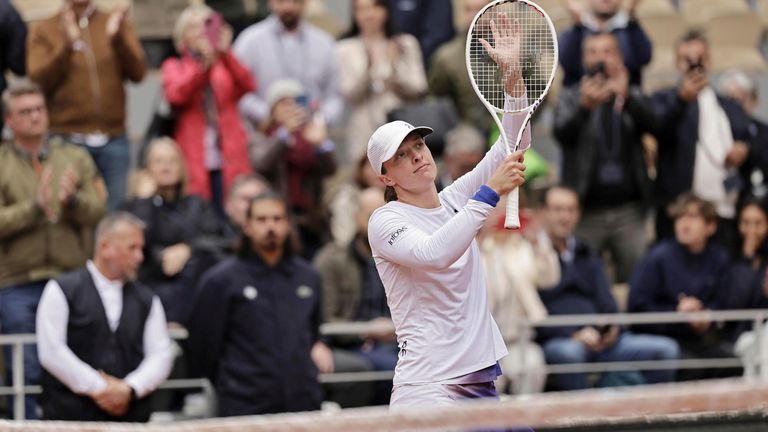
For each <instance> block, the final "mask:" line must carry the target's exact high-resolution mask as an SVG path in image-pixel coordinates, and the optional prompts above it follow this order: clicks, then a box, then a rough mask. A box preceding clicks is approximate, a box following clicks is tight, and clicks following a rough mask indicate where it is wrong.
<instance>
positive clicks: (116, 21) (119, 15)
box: [107, 4, 128, 40]
mask: <svg viewBox="0 0 768 432" xmlns="http://www.w3.org/2000/svg"><path fill="white" fill-rule="evenodd" d="M127 14H128V6H126V5H124V4H120V5H118V6H117V7H116V8H115V10H113V11H112V13H111V14H109V18H107V36H108V37H109V39H110V40H111V39H114V38H115V36H116V35H117V33H118V32H119V31H120V27H121V26H122V24H123V21H125V17H126V16H127Z"/></svg>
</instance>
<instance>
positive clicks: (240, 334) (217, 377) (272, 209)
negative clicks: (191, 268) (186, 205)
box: [189, 193, 333, 417]
mask: <svg viewBox="0 0 768 432" xmlns="http://www.w3.org/2000/svg"><path fill="white" fill-rule="evenodd" d="M289 233H290V223H289V220H288V211H287V207H286V204H285V201H284V200H283V199H282V198H279V197H278V196H277V195H274V194H272V193H264V194H262V195H259V196H258V197H256V198H255V199H254V200H252V201H251V204H250V206H249V209H248V217H247V219H246V224H245V226H244V227H243V234H244V236H243V243H242V246H241V250H240V253H239V255H238V256H237V257H232V258H229V259H227V260H225V261H223V262H221V263H220V264H218V265H217V266H215V267H214V268H212V269H211V270H209V271H208V272H206V273H205V275H203V278H202V280H201V282H200V296H199V298H198V300H197V305H196V307H195V310H194V312H193V314H192V319H191V320H190V324H189V355H190V358H191V359H192V361H193V367H195V368H196V369H198V370H195V371H194V372H199V373H202V375H204V376H207V377H208V378H209V379H210V380H211V382H212V383H213V386H214V388H215V389H216V393H217V396H218V415H219V416H221V417H224V416H240V415H255V414H267V413H279V412H290V411H308V410H316V409H319V408H320V403H321V402H322V391H321V388H320V385H319V383H318V380H317V373H318V370H319V371H320V372H332V371H333V360H332V356H331V351H330V349H328V347H327V346H326V345H325V344H324V343H323V342H321V341H320V340H319V335H318V332H319V326H320V323H321V322H322V313H321V308H320V299H321V297H322V293H321V282H320V275H319V274H318V273H317V272H316V271H315V270H314V269H312V267H311V265H310V264H309V263H308V262H306V261H305V260H303V259H302V258H300V257H298V256H296V255H293V254H292V253H291V251H290V244H291V243H290V239H289V237H290V236H289Z"/></svg>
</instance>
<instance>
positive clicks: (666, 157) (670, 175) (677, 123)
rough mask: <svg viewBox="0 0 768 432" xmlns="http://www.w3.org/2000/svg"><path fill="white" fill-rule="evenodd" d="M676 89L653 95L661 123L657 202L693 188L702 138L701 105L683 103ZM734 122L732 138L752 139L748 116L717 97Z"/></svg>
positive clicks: (659, 125)
mask: <svg viewBox="0 0 768 432" xmlns="http://www.w3.org/2000/svg"><path fill="white" fill-rule="evenodd" d="M677 91H678V90H677V88H671V89H666V90H662V91H659V92H657V93H655V94H654V95H653V97H652V101H653V108H654V110H655V111H656V115H657V118H658V121H659V123H658V124H657V128H656V138H657V140H658V142H659V159H658V165H657V176H656V188H655V196H656V204H657V205H658V206H666V205H667V204H669V203H671V202H672V201H674V200H675V199H676V198H677V197H678V196H679V195H680V194H682V193H683V192H687V191H689V190H691V187H692V186H693V169H694V161H695V160H696V143H697V142H698V140H699V104H698V102H696V101H693V102H688V103H686V102H684V101H683V100H682V99H680V97H679V96H678V94H677ZM717 100H718V102H720V106H721V107H722V108H723V111H725V114H726V116H727V117H728V120H729V122H730V123H731V132H732V133H733V139H735V140H741V141H745V142H747V143H749V142H750V133H749V124H750V122H749V119H748V118H747V116H746V115H745V114H744V111H742V109H741V107H739V105H737V104H736V103H735V102H733V101H732V100H730V99H725V98H722V97H720V96H718V98H717Z"/></svg>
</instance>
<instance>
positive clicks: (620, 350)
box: [0, 0, 768, 421]
mask: <svg viewBox="0 0 768 432" xmlns="http://www.w3.org/2000/svg"><path fill="white" fill-rule="evenodd" d="M190 3H192V4H191V5H190V6H189V7H187V8H186V9H184V10H183V11H182V12H181V13H180V15H179V16H178V19H177V20H176V24H175V27H174V29H173V46H174V47H175V50H176V55H175V56H172V57H169V58H167V59H165V60H164V61H163V62H162V65H161V67H160V73H159V75H160V78H161V81H162V94H163V97H164V98H165V100H167V101H168V103H169V104H170V107H171V110H172V122H173V132H172V133H171V134H170V136H163V137H158V138H155V139H151V140H149V139H148V142H149V143H148V145H146V146H145V148H143V149H142V151H141V155H142V156H143V160H140V161H134V163H133V164H132V163H131V154H132V151H131V144H130V140H129V138H128V137H127V135H126V91H125V84H126V82H128V81H134V82H138V81H141V80H142V79H143V78H144V76H145V74H146V71H147V65H146V61H145V54H144V51H143V50H142V45H141V43H140V41H139V38H138V37H137V35H136V33H135V32H134V30H133V24H132V23H131V20H130V18H129V15H128V13H127V9H126V8H124V7H117V8H116V9H115V10H113V11H102V10H100V9H99V8H98V7H97V6H96V3H95V2H94V1H93V0H65V1H64V4H63V6H62V9H61V10H60V11H59V12H58V13H57V14H55V15H54V16H52V17H50V18H49V19H46V20H42V21H40V22H36V23H33V24H30V27H29V34H27V29H26V26H25V24H24V22H23V21H22V20H21V18H20V17H19V15H18V14H17V13H16V11H15V10H14V9H13V7H12V6H11V4H10V3H9V2H8V1H7V0H0V53H2V54H0V56H2V57H1V58H0V69H2V70H3V72H5V71H6V69H7V70H9V71H11V72H13V73H14V74H16V75H18V76H19V77H17V78H14V79H12V80H11V81H10V82H9V83H7V88H6V83H5V81H4V80H0V90H2V91H3V94H2V108H3V116H2V121H3V123H4V126H5V129H6V133H5V136H6V137H8V139H7V140H6V141H5V142H4V143H3V144H2V145H0V325H1V326H2V332H3V333H5V334H14V333H35V331H37V334H38V337H39V344H38V347H37V348H36V347H35V346H34V345H27V346H26V347H25V349H24V360H25V363H24V370H25V373H24V379H25V383H26V384H27V385H34V384H40V383H42V385H43V396H42V397H41V398H39V399H40V400H39V401H38V400H37V399H38V398H36V397H33V396H27V398H26V408H27V409H26V412H25V416H26V418H28V419H34V418H38V416H39V415H40V413H41V412H42V417H43V418H45V419H68V420H96V421H104V420H108V421H147V420H148V418H149V413H150V412H151V411H152V410H153V409H154V405H153V403H152V398H151V395H153V393H154V390H155V389H156V388H157V386H158V385H159V384H160V383H162V382H163V381H164V380H165V379H166V378H167V377H168V376H169V374H170V373H171V367H172V363H173V358H172V357H173V352H174V350H173V349H172V342H171V341H170V339H169V336H168V329H169V328H170V329H173V328H185V329H187V330H188V334H189V337H188V339H187V340H185V341H181V342H179V348H180V351H181V352H183V358H184V362H183V363H184V366H183V367H182V369H183V370H184V373H185V374H186V375H187V376H190V377H206V378H208V379H210V381H211V383H212V384H213V387H214V389H215V391H216V394H217V398H218V404H217V411H216V413H217V415H220V416H232V415H249V414H264V413H276V412H286V411H301V410H314V409H319V408H320V404H321V402H322V401H323V400H324V399H326V400H332V401H335V402H337V403H338V404H340V405H341V406H342V407H349V406H362V405H371V404H386V403H387V402H388V400H389V393H390V390H391V382H387V381H383V382H366V383H357V384H354V385H349V386H345V385H338V386H324V387H323V386H321V385H320V384H319V381H318V374H319V373H331V372H334V371H335V372H365V371H391V370H394V368H395V365H396V363H397V360H398V355H399V353H398V345H397V341H396V336H395V335H394V332H393V331H392V328H391V317H390V313H389V309H388V306H387V298H386V293H385V292H384V287H383V285H382V283H381V280H380V278H379V276H378V273H377V271H376V266H375V263H374V261H373V258H372V255H371V249H370V245H369V243H368V238H367V231H368V229H367V224H368V218H369V217H370V215H371V213H372V212H373V211H374V210H375V209H376V208H378V207H380V206H381V205H384V188H383V185H382V184H381V183H380V182H379V181H378V179H377V178H376V174H375V173H374V172H373V171H372V169H371V167H370V165H369V164H368V162H367V159H366V155H365V151H364V150H363V149H365V148H366V145H367V141H368V138H369V136H370V135H371V133H372V132H373V130H375V128H376V127H377V126H379V125H381V124H383V123H384V122H386V121H387V118H388V114H389V113H390V112H392V111H393V110H396V109H398V108H401V107H403V106H406V105H407V104H409V103H419V102H421V101H424V100H425V97H427V96H429V97H435V98H446V99H447V100H449V101H450V102H451V103H452V104H453V105H454V107H455V109H456V112H457V113H458V115H459V118H460V120H461V121H460V122H459V123H457V124H455V125H453V126H454V129H453V130H451V131H449V132H448V133H446V134H445V151H444V154H443V158H442V160H441V161H440V164H441V173H440V175H439V178H438V182H439V185H438V188H440V189H441V188H443V187H445V186H447V185H449V184H451V183H452V182H453V181H455V180H456V179H458V178H459V177H461V176H462V175H463V174H465V173H467V172H469V171H470V170H472V169H473V167H474V166H475V165H476V164H477V163H478V161H479V160H480V159H482V157H483V155H484V153H485V151H486V149H487V148H488V142H489V140H490V139H491V135H492V133H493V131H492V122H491V121H490V114H488V113H487V112H486V111H485V110H484V109H483V108H482V106H481V105H480V104H479V103H478V100H477V98H476V96H475V94H474V91H473V90H472V87H471V84H470V82H469V79H468V76H467V71H466V68H465V62H464V49H465V46H466V28H468V27H469V25H470V22H471V20H472V18H473V17H474V15H475V14H476V13H477V11H479V10H480V9H481V8H482V7H484V6H485V5H486V4H488V1H487V0H464V1H463V2H462V3H461V4H462V8H461V9H457V10H456V11H454V10H453V9H452V8H451V7H447V4H448V3H447V2H444V1H442V0H439V1H430V0H349V3H350V5H351V8H352V16H351V17H350V21H349V22H350V23H351V25H350V29H349V31H348V32H346V33H344V34H343V35H342V36H340V37H339V38H338V39H336V38H334V37H333V36H331V35H330V34H328V33H327V32H326V31H324V30H322V29H320V28H319V27H316V26H315V25H313V24H311V23H310V22H308V21H307V20H306V19H305V9H306V7H307V0H266V1H260V3H263V6H264V7H266V8H267V9H266V10H267V11H268V12H269V13H268V14H263V16H259V18H262V19H261V20H257V15H258V14H257V15H253V14H250V12H249V14H245V12H244V10H242V9H241V8H240V6H241V5H239V3H240V2H238V1H208V2H190ZM204 3H207V5H206V4H204ZM437 3H439V5H437ZM564 3H565V4H566V5H567V7H568V10H569V11H570V13H571V15H572V18H573V25H572V26H571V27H570V28H568V29H567V30H566V31H564V32H562V34H561V36H560V64H561V66H562V69H563V71H564V75H563V78H562V88H560V89H559V91H558V92H557V93H556V94H553V95H552V96H550V100H549V101H548V102H547V104H548V105H549V107H548V109H550V110H552V112H553V114H554V115H553V116H552V121H553V127H552V133H553V136H554V138H555V140H556V141H557V144H558V145H559V147H560V149H561V152H562V159H561V163H560V164H559V166H557V167H556V168H553V169H552V172H551V173H550V174H549V175H547V179H548V180H549V186H550V187H548V188H547V189H545V190H536V189H535V188H534V187H531V186H528V187H527V189H526V190H525V191H524V193H523V204H526V205H524V207H525V208H523V209H522V212H521V216H522V217H521V218H522V220H523V229H522V230H521V231H520V232H510V231H505V230H504V229H503V228H502V227H501V226H502V225H503V224H502V223H501V221H502V220H503V215H502V214H501V212H499V214H497V215H496V216H495V217H492V218H489V221H490V222H489V224H488V226H486V227H485V228H484V229H483V231H482V232H481V234H480V239H481V241H480V243H479V244H480V249H481V252H482V256H483V262H484V266H485V272H486V283H487V288H488V296H489V306H490V308H491V310H492V313H493V316H494V317H495V319H496V322H497V323H498V324H499V327H500V329H501V333H502V335H503V337H504V339H505V342H506V343H507V345H508V348H509V351H510V355H509V356H508V357H507V358H506V359H505V360H503V363H502V364H501V366H502V370H503V375H502V376H501V377H500V378H499V381H498V382H497V385H498V387H499V389H500V390H501V391H504V392H507V393H536V392H541V391H544V390H545V389H551V390H574V389H583V388H587V387H590V386H593V385H595V386H614V385H631V384H645V383H657V382H667V381H673V380H676V379H677V380H687V379H700V378H709V377H720V376H730V375H736V374H739V373H740V370H737V369H710V370H698V371H689V370H680V371H676V370H673V369H669V370H652V371H622V372H611V373H604V374H601V375H600V376H597V377H595V376H592V375H589V374H584V373H570V374H561V375H553V376H547V373H546V365H547V364H564V363H566V364H567V363H585V362H604V361H645V360H676V359H679V358H702V357H704V358H722V357H732V356H734V355H736V354H740V355H743V356H745V357H747V356H748V352H749V350H750V349H751V348H750V347H751V345H750V344H751V342H750V341H753V340H754V338H755V337H756V336H755V334H754V333H753V332H752V331H751V325H750V324H749V323H728V324H725V325H723V324H722V323H718V322H711V321H707V320H692V321H690V322H689V323H683V324H674V325H671V324H670V325H668V324H659V325H644V326H635V327H632V328H628V327H623V326H617V325H607V326H599V325H586V326H568V327H546V328H545V327H542V328H539V329H536V330H535V331H534V332H533V333H531V332H523V331H521V327H520V326H519V322H518V320H519V319H527V320H528V321H530V322H532V323H534V324H535V323H537V322H540V321H542V320H544V319H546V318H547V316H551V315H558V314H569V315H570V314H602V313H617V312H622V311H624V310H626V311H630V312H671V311H678V312H697V311H705V310H717V309H744V308H764V307H766V306H767V305H768V277H767V275H766V267H768V241H767V239H768V201H766V195H768V194H767V193H766V192H768V189H766V185H765V176H766V175H768V143H766V142H765V140H766V137H768V126H767V125H766V124H765V123H763V121H761V120H759V119H757V118H755V115H756V112H755V111H756V106H757V102H758V97H759V94H758V92H757V90H756V89H757V86H756V84H755V82H754V81H752V79H751V78H750V77H749V76H748V75H746V74H744V73H742V72H740V71H735V70H734V71H730V72H728V73H726V74H724V75H723V76H722V78H721V79H720V81H719V82H718V85H717V86H715V85H713V84H712V82H711V80H713V79H714V77H713V75H712V73H711V64H712V59H711V57H710V56H711V52H712V50H711V47H710V43H709V41H708V40H707V37H706V35H705V34H704V33H703V32H700V31H697V30H692V31H690V32H687V33H686V34H685V35H684V36H683V37H682V38H681V39H680V40H679V41H678V42H677V43H676V45H675V46H674V49H675V58H676V62H675V68H676V71H677V73H678V74H679V78H678V80H677V84H676V85H674V86H672V87H670V88H666V89H662V90H659V91H657V92H654V93H652V94H649V93H647V92H645V91H644V90H643V87H642V84H643V68H644V66H645V65H647V64H648V63H649V62H650V60H651V57H652V48H653V47H652V45H651V42H650V39H649V37H648V35H647V34H646V33H645V31H644V30H643V25H642V22H640V21H639V19H638V18H637V14H636V10H637V7H638V6H639V5H640V4H641V3H642V0H625V1H622V0H586V1H584V2H582V3H578V2H576V1H573V0H564ZM251 12H252V11H251ZM454 12H456V13H458V14H459V15H460V16H459V17H457V18H458V19H457V20H456V21H457V22H459V23H461V24H460V25H459V27H461V28H459V29H458V31H457V32H455V31H454V30H453V23H454V17H453V14H454ZM235 21H236V22H235ZM25 40H26V44H25V43H24V42H23V41H25ZM25 74H26V75H27V77H21V76H23V75H25ZM427 126H430V125H427ZM649 137H651V138H652V140H655V141H656V142H657V143H658V145H657V146H656V149H657V152H656V153H655V154H654V153H653V152H650V151H649V146H648V145H647V143H648V141H649ZM427 143H428V144H429V140H427ZM134 153H135V152H134ZM553 162H556V161H553ZM132 167H133V168H135V169H134V170H133V172H131V169H132ZM537 196H538V197H539V198H540V199H539V200H537V199H536V197H537ZM503 209H504V205H503V203H502V204H499V211H501V210H503ZM651 226H653V227H654V228H655V230H654V232H655V234H654V235H649V234H648V228H649V227H651ZM612 283H628V286H629V296H628V304H627V306H626V309H624V308H623V306H622V305H621V304H620V302H618V301H617V299H616V298H615V297H614V291H613V290H612ZM352 321H354V322H365V323H368V324H370V325H371V328H375V329H377V331H372V332H370V333H367V334H361V335H346V336H334V337H325V336H323V335H321V334H320V325H321V324H322V323H324V322H352ZM38 354H39V358H38ZM745 361H747V360H745ZM179 363H181V362H179V361H177V362H176V366H177V367H178V365H179ZM11 365H12V363H11V362H10V349H8V348H7V347H6V349H5V382H6V384H7V383H8V382H9V380H10V377H11V374H12V370H11ZM41 365H42V366H41ZM523 375H525V379H521V376H523ZM592 378H596V379H594V380H592ZM324 391H325V395H324V393H323V392H324ZM38 408H41V409H38Z"/></svg>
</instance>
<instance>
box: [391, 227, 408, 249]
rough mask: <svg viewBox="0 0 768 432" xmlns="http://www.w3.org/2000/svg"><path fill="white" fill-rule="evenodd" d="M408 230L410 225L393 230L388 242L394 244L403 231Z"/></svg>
mask: <svg viewBox="0 0 768 432" xmlns="http://www.w3.org/2000/svg"><path fill="white" fill-rule="evenodd" d="M406 231H408V227H407V226H402V227H400V228H398V229H396V230H395V232H393V233H392V234H391V235H390V236H389V241H388V242H387V243H389V245H390V246H392V245H393V244H394V243H395V242H396V241H397V239H398V238H399V237H400V235H401V234H402V233H404V232H406Z"/></svg>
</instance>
